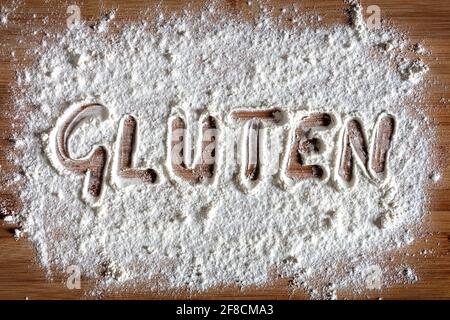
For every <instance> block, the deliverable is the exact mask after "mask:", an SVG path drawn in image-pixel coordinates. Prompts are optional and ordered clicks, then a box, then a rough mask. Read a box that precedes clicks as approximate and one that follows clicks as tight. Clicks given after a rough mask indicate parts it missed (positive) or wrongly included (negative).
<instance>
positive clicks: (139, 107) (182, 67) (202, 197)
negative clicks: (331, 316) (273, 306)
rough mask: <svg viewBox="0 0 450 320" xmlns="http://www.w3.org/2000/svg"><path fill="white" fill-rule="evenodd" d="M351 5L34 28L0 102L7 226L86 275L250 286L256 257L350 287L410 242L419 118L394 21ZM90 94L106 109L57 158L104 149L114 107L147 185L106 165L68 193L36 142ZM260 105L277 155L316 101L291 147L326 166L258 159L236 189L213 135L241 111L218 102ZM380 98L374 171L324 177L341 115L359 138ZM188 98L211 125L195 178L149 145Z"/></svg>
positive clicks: (421, 152) (416, 74)
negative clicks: (96, 182) (259, 167)
mask: <svg viewBox="0 0 450 320" xmlns="http://www.w3.org/2000/svg"><path fill="white" fill-rule="evenodd" d="M249 3H250V2H249ZM351 12H352V17H353V21H354V23H353V24H351V25H334V26H330V27H320V28H312V27H309V26H307V25H305V26H299V27H295V28H286V27H282V26H280V25H278V23H277V22H276V21H275V20H274V19H273V18H271V16H270V15H269V14H263V15H261V16H260V17H259V18H258V19H257V20H256V22H245V21H244V20H242V19H240V18H236V17H235V16H229V15H227V14H224V13H223V12H221V11H220V10H216V9H215V8H214V7H211V8H206V9H204V10H203V11H202V12H201V13H199V14H194V13H185V14H183V15H181V16H177V17H170V18H168V17H165V16H163V14H161V15H160V16H159V18H158V19H157V21H153V22H149V21H143V22H141V23H130V24H127V25H125V26H123V27H122V29H121V31H120V32H119V33H117V34H105V32H104V31H105V30H106V29H107V26H106V25H105V22H104V21H102V22H100V24H99V27H98V28H94V29H92V28H90V27H88V26H87V25H84V24H83V23H81V24H75V25H73V26H72V27H71V28H70V29H67V30H66V31H65V32H62V33H58V34H53V35H49V36H48V37H47V38H46V39H44V40H43V42H42V46H41V47H40V48H39V49H38V50H37V51H36V52H37V54H36V61H35V63H34V64H33V65H32V66H31V67H29V68H27V69H25V70H23V71H21V72H19V73H18V77H17V85H16V87H17V90H16V95H15V106H16V108H15V111H16V117H17V119H18V120H20V121H25V129H24V131H22V132H21V133H20V134H18V136H17V140H18V144H17V146H18V147H17V150H20V156H19V155H12V158H13V159H14V161H15V162H16V163H17V164H19V165H21V166H22V168H23V170H24V175H25V178H26V183H25V184H24V185H23V187H21V190H20V199H21V201H22V202H23V209H22V210H21V211H20V212H19V213H18V216H19V217H20V220H21V221H22V224H21V225H22V231H23V232H24V233H25V234H26V235H27V237H28V238H29V239H30V240H32V241H33V242H34V244H35V245H36V249H37V253H38V256H39V260H40V262H41V263H42V265H43V266H45V267H47V268H49V269H50V268H51V267H56V268H57V269H59V270H65V268H66V267H67V266H70V265H78V266H80V267H81V269H82V272H83V273H84V274H85V275H87V276H89V277H93V278H99V279H101V280H99V282H100V283H99V285H105V286H117V285H118V286H122V285H127V284H134V283H143V284H144V285H145V286H146V287H148V288H149V289H154V290H161V289H173V288H175V289H176V288H188V289H191V290H205V289H208V288H210V287H213V286H220V285H229V284H238V285H240V286H249V285H254V284H256V285H264V284H266V283H267V282H270V281H271V279H273V273H274V272H276V273H278V274H281V275H283V276H287V277H293V278H294V282H293V283H295V285H298V286H302V287H304V288H306V289H308V290H309V293H310V294H311V296H313V297H315V296H322V297H323V296H325V297H329V298H335V297H336V290H337V289H339V288H342V287H346V288H348V287H350V288H364V287H366V286H367V281H366V279H365V277H366V275H367V274H369V273H370V272H372V271H370V272H368V271H367V270H369V269H368V268H369V267H370V266H372V265H378V264H380V266H381V267H382V266H383V261H384V259H385V258H386V256H388V255H389V254H391V253H392V252H393V251H394V250H396V249H399V248H403V247H405V246H407V245H408V244H410V243H411V241H412V240H413V239H414V234H415V231H416V230H417V228H419V227H420V225H421V221H422V217H423V215H424V214H425V212H426V200H427V197H426V192H425V189H426V188H425V186H426V185H425V184H426V183H427V180H429V174H430V173H429V172H426V171H424V169H423V168H431V167H432V165H431V162H432V160H431V157H430V154H431V143H430V141H431V140H430V139H431V135H430V133H429V132H428V130H427V127H428V122H427V119H426V117H424V116H423V114H422V113H421V111H420V98H421V90H422V89H421V88H422V86H421V82H422V79H423V77H424V75H425V73H426V71H427V70H428V68H427V66H426V65H425V64H424V63H423V62H422V61H421V60H407V58H405V57H406V55H405V56H403V55H402V54H401V52H399V50H397V51H396V50H384V49H383V48H386V47H389V48H390V47H391V46H393V45H394V46H395V47H396V48H402V47H405V46H404V45H403V44H404V40H402V36H401V35H399V34H398V33H397V32H396V31H395V30H392V29H371V30H369V28H367V27H366V26H365V24H364V19H363V18H362V15H361V8H360V6H359V5H358V4H354V6H353V7H352V10H351ZM108 19H109V18H108ZM400 51H401V50H400ZM91 102H96V103H101V104H103V105H104V106H106V107H107V109H108V117H107V118H106V119H104V120H102V119H99V118H92V119H90V120H87V121H84V122H82V123H81V124H80V125H79V126H78V127H77V129H76V130H75V131H74V133H73V135H72V136H71V138H70V139H69V149H70V152H71V155H72V157H74V158H80V157H83V156H85V155H86V154H88V153H89V151H90V150H91V148H92V146H93V145H95V144H102V145H104V146H106V147H107V148H108V150H109V151H110V153H111V154H113V153H114V150H115V147H116V145H115V143H116V138H117V133H118V128H119V123H120V120H121V118H122V117H123V116H124V115H125V114H132V115H134V116H135V117H136V119H138V122H139V133H138V134H139V144H138V146H137V149H136V151H135V159H134V160H135V161H134V162H135V163H134V164H135V166H137V167H151V168H153V169H154V170H156V171H157V172H158V176H159V180H158V182H157V183H156V184H150V185H145V184H133V185H130V186H127V187H125V188H119V187H118V186H117V185H116V184H115V183H114V177H113V176H111V175H110V174H109V173H108V176H107V179H106V185H105V192H104V194H103V198H102V202H101V204H100V205H99V206H98V207H91V206H90V205H88V204H86V203H85V202H84V201H83V200H82V199H81V197H80V194H81V186H82V183H83V179H84V178H83V176H81V175H76V174H58V172H57V170H55V168H54V167H53V166H51V165H50V162H49V158H48V156H47V154H46V153H45V152H44V150H45V148H46V147H47V145H48V143H49V142H48V140H49V135H48V134H49V132H50V130H51V129H52V128H53V127H54V126H55V123H56V120H57V118H58V117H60V116H61V114H62V113H63V112H64V111H65V110H67V108H68V107H70V106H72V105H74V104H79V105H81V104H83V103H91ZM274 106H276V107H278V108H281V109H282V110H283V112H285V113H286V114H287V115H288V117H287V120H286V121H284V122H282V123H281V124H279V125H277V126H270V127H267V128H266V129H265V131H266V134H267V136H268V137H269V138H270V139H273V140H274V141H278V143H279V145H281V146H282V148H281V151H282V154H281V155H280V159H281V158H283V157H284V156H285V153H286V148H285V145H286V144H287V141H288V140H289V136H290V134H291V130H292V129H293V128H295V127H296V124H297V123H298V119H299V118H300V117H301V116H303V115H305V114H307V113H309V112H317V111H321V112H328V113H330V114H331V115H332V116H333V119H334V120H333V124H332V125H331V126H330V128H328V129H326V130H320V131H314V132H313V135H314V136H315V137H318V138H320V139H322V140H323V144H324V145H323V148H321V149H323V150H321V152H320V153H318V154H315V155H311V156H308V158H307V159H306V160H307V162H308V163H316V164H320V165H322V166H323V167H324V168H325V169H326V171H327V172H326V176H325V178H324V179H322V180H314V179H306V180H303V181H289V180H285V179H284V178H283V176H282V175H281V174H279V173H276V174H274V175H269V174H267V175H266V176H263V178H262V179H261V181H260V182H259V183H258V184H257V186H256V187H254V188H252V189H250V190H243V189H242V188H241V186H240V185H239V183H238V182H237V178H236V172H237V168H238V167H237V164H236V163H235V162H234V161H230V160H229V159H228V157H227V156H228V150H227V149H226V147H224V145H225V138H224V137H226V138H227V139H226V140H227V141H234V142H239V141H240V135H241V133H242V123H239V122H237V121H235V120H233V119H231V118H230V117H229V114H230V112H231V111H232V110H235V109H242V108H244V109H255V108H265V107H267V108H269V107H274ZM381 112H388V113H390V114H392V115H394V117H395V119H396V123H397V125H396V128H395V135H394V139H393V144H392V148H391V150H390V155H389V159H388V167H389V175H388V177H387V178H386V180H385V181H384V182H383V183H376V182H374V181H372V180H370V179H369V178H368V177H366V176H365V175H363V174H362V173H361V170H359V169H356V175H357V182H356V186H354V187H350V188H348V187H343V186H341V185H340V183H339V181H337V179H336V176H335V175H334V173H333V172H334V168H335V165H336V159H337V157H338V152H339V141H340V140H339V136H340V135H339V133H340V132H341V128H342V124H343V122H344V120H345V119H346V118H347V117H349V116H356V117H358V118H359V119H361V121H362V123H363V124H364V129H365V130H366V132H367V137H370V136H371V134H372V132H373V127H374V124H375V122H376V119H377V117H378V116H379V115H380V113H381ZM203 113H208V114H210V115H212V116H214V117H215V118H216V119H217V120H218V121H219V128H220V130H221V132H222V133H223V134H222V136H219V138H218V147H217V153H216V157H217V159H218V161H217V169H216V172H215V174H214V177H213V179H212V180H211V181H207V182H204V183H200V184H191V183H188V182H186V181H184V180H182V179H179V178H176V177H175V176H174V175H173V172H172V171H171V168H170V166H169V165H168V163H167V161H166V157H167V146H166V138H167V134H168V133H167V130H168V122H169V118H170V116H172V115H175V114H183V115H184V116H185V118H186V119H188V123H189V124H193V125H195V123H196V121H197V120H198V118H199V115H200V114H203ZM193 131H194V133H195V130H193ZM233 146H234V145H233ZM268 163H269V162H268ZM108 172H110V171H108ZM370 274H373V272H372V273H370ZM408 277H409V276H408ZM411 277H412V276H411ZM411 277H410V278H411ZM382 283H383V285H386V284H388V283H386V281H382Z"/></svg>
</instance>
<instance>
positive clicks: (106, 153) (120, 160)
mask: <svg viewBox="0 0 450 320" xmlns="http://www.w3.org/2000/svg"><path fill="white" fill-rule="evenodd" d="M107 116H108V109H107V108H106V107H105V106H103V105H101V104H88V105H83V106H73V107H71V108H69V109H68V110H67V111H66V112H65V113H64V114H63V115H62V116H61V117H60V118H59V119H58V120H57V123H56V126H55V128H54V129H53V130H52V131H51V133H50V136H49V140H48V141H49V144H48V154H49V157H50V160H51V163H52V164H53V165H54V166H55V167H56V168H57V169H58V170H59V171H60V172H61V173H68V174H74V173H75V174H79V175H85V180H84V181H85V182H84V187H83V191H82V192H83V198H84V199H85V200H87V201H88V202H90V203H92V204H96V203H98V202H99V200H100V199H101V195H102V192H103V190H104V184H105V180H106V177H107V176H110V177H111V178H112V179H113V180H114V184H115V185H118V186H119V187H122V186H126V185H128V184H135V183H146V184H154V183H157V182H158V176H159V175H160V174H161V173H160V172H157V170H155V169H153V168H138V167H135V166H134V165H133V162H134V161H133V160H134V154H135V151H136V149H137V144H138V137H139V136H138V119H136V118H135V117H134V116H132V115H125V116H124V117H123V118H122V120H121V123H120V126H119V133H118V135H117V141H116V148H115V150H108V148H107V147H106V146H104V145H96V146H94V147H93V148H92V149H91V151H90V152H89V153H88V155H87V156H85V157H83V158H76V159H75V158H73V157H71V155H70V152H69V148H68V142H69V138H70V136H71V134H72V133H73V131H74V130H75V129H76V128H77V127H78V126H79V124H80V123H81V122H82V121H83V120H85V119H87V118H90V117H100V118H101V119H105V118H106V117H107ZM285 116H286V115H285V114H284V113H283V111H282V110H281V109H263V110H236V111H232V112H231V114H230V117H231V119H233V120H234V121H237V122H241V123H242V130H241V131H242V132H241V137H242V139H241V142H240V157H239V159H238V161H239V172H238V177H239V179H240V180H241V182H242V184H243V185H245V186H246V187H248V188H253V187H255V186H256V185H257V184H258V182H259V181H261V179H264V177H265V176H267V172H266V171H265V169H264V162H263V161H262V158H263V155H264V154H268V153H269V154H270V151H268V150H267V148H266V147H267V146H266V145H265V142H266V140H265V130H267V129H269V128H270V127H271V126H276V125H279V124H280V123H281V122H282V120H283V119H284V118H285ZM333 124H334V121H333V117H332V115H330V114H328V113H318V112H317V113H311V114H309V115H306V116H304V117H302V118H301V119H300V121H299V122H298V124H297V125H296V126H295V127H294V128H290V129H289V131H290V132H289V139H288V143H287V144H286V146H285V148H284V150H283V151H282V155H283V157H284V161H283V163H282V165H281V166H279V167H278V171H279V172H278V174H279V175H280V176H282V177H284V178H286V179H291V180H293V181H296V180H302V179H324V176H325V174H324V173H325V172H326V171H327V170H326V168H324V167H323V165H320V164H307V157H308V156H309V155H312V154H314V153H318V152H320V149H321V148H323V146H324V141H321V140H320V139H319V138H317V137H312V132H313V131H314V130H326V129H327V128H330V127H331V126H332V125H333ZM199 128H200V130H199V134H198V136H199V137H198V139H197V140H198V143H197V146H196V147H195V146H192V145H191V144H190V143H189V142H190V141H191V139H189V138H188V137H187V136H188V133H189V130H188V129H189V128H187V126H186V123H185V120H184V119H183V117H181V116H174V117H171V118H170V119H169V124H168V130H167V131H168V137H167V140H168V141H169V142H168V143H166V145H167V161H166V165H167V169H168V170H167V171H168V172H169V174H171V175H173V176H174V177H176V178H178V179H181V180H185V181H188V182H190V183H193V184H195V183H205V182H207V181H208V180H210V179H213V178H214V176H215V173H216V171H217V170H216V166H217V165H219V163H218V161H217V159H216V153H217V150H218V149H220V148H221V138H225V137H224V134H222V132H224V131H223V130H220V128H219V126H218V124H217V119H215V118H214V117H212V116H209V115H205V116H202V117H200V119H199ZM394 128H395V120H394V117H393V116H392V115H389V114H386V113H382V114H380V115H379V117H378V120H377V121H376V123H375V127H374V130H373V133H372V136H371V143H370V144H369V143H368V139H367V138H366V133H365V130H364V126H363V124H362V122H361V120H359V119H357V118H354V117H348V118H347V119H345V121H344V122H343V125H342V129H341V131H340V136H339V139H338V152H337V159H336V160H335V168H333V170H332V172H333V174H334V176H335V177H336V179H337V180H338V181H340V182H341V183H342V184H343V185H344V186H347V187H348V186H353V185H354V184H355V168H356V167H359V168H360V170H361V171H362V173H363V174H364V175H365V176H366V177H367V178H369V179H372V180H374V181H383V180H384V179H385V177H386V171H387V159H388V154H389V150H390V147H391V142H392V138H393V135H394ZM223 141H224V144H225V141H226V139H223ZM192 155H194V157H193V160H191V158H192ZM276 158H278V155H276V157H273V158H272V159H276ZM108 168H111V169H110V174H109V175H108V173H107V171H108Z"/></svg>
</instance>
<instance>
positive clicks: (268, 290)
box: [0, 0, 450, 299]
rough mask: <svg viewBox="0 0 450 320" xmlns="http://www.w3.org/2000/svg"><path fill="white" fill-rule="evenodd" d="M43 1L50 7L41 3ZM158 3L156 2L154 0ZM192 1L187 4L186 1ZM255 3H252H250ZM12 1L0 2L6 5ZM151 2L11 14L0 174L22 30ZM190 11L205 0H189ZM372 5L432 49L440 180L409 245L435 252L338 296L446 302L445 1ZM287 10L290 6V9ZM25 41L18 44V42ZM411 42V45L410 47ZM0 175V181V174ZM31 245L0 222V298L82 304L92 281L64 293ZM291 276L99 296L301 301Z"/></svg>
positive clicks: (33, 8) (448, 22)
mask: <svg viewBox="0 0 450 320" xmlns="http://www.w3.org/2000/svg"><path fill="white" fill-rule="evenodd" d="M45 2H47V3H45ZM157 2H159V1H154V3H157ZM191 2H192V1H191ZM254 2H255V1H254ZM11 3H12V2H11V1H5V0H0V4H1V5H4V6H6V7H10V6H11ZM149 3H152V1H145V4H143V3H141V2H140V1H123V2H121V1H104V2H102V5H99V3H98V2H97V1H83V2H79V1H73V2H72V1H70V2H59V1H33V0H32V1H24V3H21V4H19V7H18V8H17V9H16V10H15V12H13V13H11V15H10V16H9V22H8V24H7V27H6V28H5V27H1V28H0V45H1V46H0V170H1V171H2V175H4V173H10V172H18V171H19V170H20V168H13V167H12V166H11V165H10V163H8V161H7V159H6V152H7V151H8V150H9V149H10V148H12V141H10V137H11V121H9V119H8V118H7V117H6V116H5V110H7V109H8V108H9V107H10V92H9V88H10V83H11V82H13V79H14V70H13V68H12V65H11V63H10V61H11V51H15V52H16V56H17V57H18V58H22V57H25V58H26V55H25V53H24V50H25V49H27V48H29V47H31V46H32V45H33V44H34V43H36V41H38V40H39V36H33V35H29V34H21V29H23V26H25V25H28V26H38V27H39V26H40V27H43V28H45V30H47V29H49V30H51V29H62V28H64V27H65V25H66V18H67V16H68V14H66V9H67V6H68V5H69V4H78V5H79V6H80V8H81V14H82V19H84V20H88V21H92V23H95V21H96V19H97V18H98V17H99V15H100V13H101V12H104V11H105V10H108V9H110V8H118V12H117V14H116V20H118V21H122V20H126V19H133V18H134V17H138V16H139V14H140V13H141V12H142V11H143V9H144V8H145V7H146V5H148V4H149ZM163 3H164V4H163V5H162V7H164V8H167V9H168V10H172V11H179V10H180V9H182V8H184V7H185V6H186V3H185V2H183V1H175V0H173V1H170V0H169V1H164V2H163ZM193 3H194V4H193V6H194V7H198V6H199V5H200V4H201V3H202V2H199V1H194V2H193ZM224 3H225V4H224V7H225V9H224V10H227V11H230V12H244V14H245V15H247V16H251V14H252V12H253V13H254V12H256V11H257V6H256V5H255V4H253V6H251V7H249V6H248V5H247V1H239V0H235V1H224ZM266 3H269V4H271V5H272V6H274V7H275V8H277V10H275V13H276V12H278V11H279V10H278V8H280V7H282V6H284V7H286V6H287V5H292V4H295V5H296V6H297V7H298V8H300V9H301V8H307V9H313V10H315V11H316V12H319V13H321V14H323V15H325V20H324V22H323V23H325V24H329V23H335V22H342V21H345V17H344V14H343V9H344V5H343V3H342V2H341V1H340V0H326V1H275V0H273V1H266ZM371 4H376V5H378V6H379V7H380V8H381V13H382V16H383V17H384V18H387V21H388V22H392V23H394V24H395V25H396V26H398V27H399V28H400V29H401V30H403V31H408V32H409V34H410V37H411V39H412V40H413V41H416V42H423V43H424V44H425V46H426V47H427V48H429V49H430V50H431V52H432V55H431V56H429V57H425V58H424V60H425V61H426V63H427V64H428V65H429V66H430V68H431V71H430V73H429V79H430V80H431V81H432V83H431V86H430V88H429V90H428V96H427V99H426V102H427V104H428V105H429V106H431V108H430V110H431V111H430V112H429V116H430V117H431V118H432V119H433V120H434V121H435V122H436V123H437V124H438V148H439V150H440V152H441V154H442V155H443V160H442V163H443V166H444V170H443V176H442V179H441V180H440V182H439V183H438V184H435V185H434V186H433V187H432V190H431V194H432V197H431V199H432V201H431V205H430V214H429V215H428V217H427V221H426V224H427V225H428V228H429V231H430V234H429V236H428V237H427V239H423V240H420V241H418V243H416V244H414V246H413V247H412V248H411V250H412V252H418V251H420V250H421V249H423V248H432V249H433V250H434V254H432V255H430V256H428V257H423V256H420V255H416V256H414V257H413V256H411V257H410V258H408V260H409V263H411V264H412V265H414V267H415V270H416V271H417V274H418V276H419V281H418V282H416V283H414V284H409V285H404V284H403V285H394V286H392V287H390V288H386V289H383V290H382V291H377V290H373V291H367V292H363V293H360V294H352V293H349V292H345V291H338V293H337V294H338V298H378V297H383V298H385V299H408V298H414V299H427V298H428V299H429V298H437V299H450V255H449V250H450V167H449V166H448V161H447V158H448V154H449V150H450V107H449V106H448V105H449V103H450V93H449V92H448V86H449V85H450V1H438V0H433V1H429V0H428V1H426V0H423V1H419V0H390V1H389V0H377V1H376V2H374V3H372V2H368V1H363V5H371ZM287 9H288V10H292V6H287ZM47 16H48V17H49V23H48V24H47V25H46V26H43V24H42V19H43V18H44V17H47ZM18 38H21V39H23V40H24V41H23V42H22V43H18V41H17V39H18ZM413 43H414V42H413ZM2 175H0V176H2ZM3 183H4V180H0V207H14V206H16V207H17V206H18V205H20V204H19V203H18V201H17V194H16V191H15V190H5V189H4V188H3V187H2V185H3ZM33 259H34V253H33V248H32V245H31V244H30V243H29V242H28V241H26V240H20V241H15V240H14V237H13V229H12V228H11V227H10V226H6V225H5V224H4V223H2V222H0V299H1V298H3V299H25V298H29V299H39V298H45V299H54V298H65V299H79V298H88V297H87V296H86V295H85V292H86V290H88V289H89V288H91V287H92V283H91V282H90V281H88V280H83V282H82V290H69V289H67V288H66V286H65V280H66V279H65V277H66V276H65V275H61V276H59V277H57V278H55V279H53V281H49V280H48V279H47V278H46V277H45V273H44V271H43V270H41V269H40V267H39V266H38V265H37V264H36V263H35V262H33ZM288 281H289V280H288V279H277V280H274V282H273V283H272V284H270V285H268V286H267V287H264V288H248V289H246V290H244V291H241V290H238V289H236V288H233V287H230V288H220V289H214V290H210V291H208V292H205V293H200V294H193V295H192V294H191V295H189V294H187V293H183V292H181V293H177V294H176V295H175V296H174V295H173V293H170V292H169V293H162V294H160V295H155V294H145V293H137V292H134V293H133V292H128V293H124V292H119V293H104V294H102V295H101V297H103V298H173V297H176V298H275V299H288V298H291V299H298V298H305V294H304V293H303V292H301V291H292V290H288V288H287V285H288Z"/></svg>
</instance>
